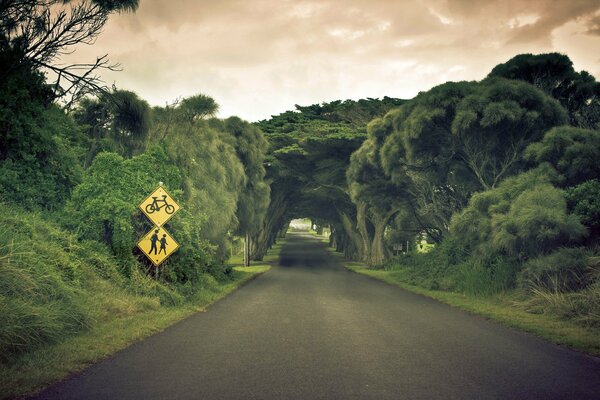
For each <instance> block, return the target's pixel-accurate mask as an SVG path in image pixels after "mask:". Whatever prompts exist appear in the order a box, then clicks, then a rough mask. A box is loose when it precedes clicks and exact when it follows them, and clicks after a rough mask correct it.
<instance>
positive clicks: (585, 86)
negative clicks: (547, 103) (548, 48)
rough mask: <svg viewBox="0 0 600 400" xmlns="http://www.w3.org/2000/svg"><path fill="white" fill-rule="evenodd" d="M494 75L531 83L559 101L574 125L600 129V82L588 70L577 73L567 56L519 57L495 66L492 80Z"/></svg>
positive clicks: (526, 55)
mask: <svg viewBox="0 0 600 400" xmlns="http://www.w3.org/2000/svg"><path fill="white" fill-rule="evenodd" d="M494 76H496V77H503V78H508V79H517V80H521V81H525V82H529V83H531V84H533V85H534V86H536V87H538V88H540V89H542V90H543V91H544V92H546V93H547V94H549V95H551V96H552V97H554V98H555V99H557V100H558V101H559V102H560V103H561V104H562V106H563V107H565V109H566V110H567V111H568V112H569V120H570V123H571V124H572V125H574V126H577V127H580V128H587V129H598V128H600V83H599V82H596V79H595V78H594V77H593V76H592V75H590V74H589V73H588V72H586V71H581V72H576V71H575V69H574V68H573V62H572V61H571V59H570V58H569V57H567V56H566V55H564V54H559V53H548V54H537V55H533V54H519V55H517V56H515V57H513V58H511V59H510V60H508V61H507V62H506V63H503V64H499V65H497V66H496V67H494V69H492V72H490V74H489V77H494Z"/></svg>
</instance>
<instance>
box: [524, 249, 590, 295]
mask: <svg viewBox="0 0 600 400" xmlns="http://www.w3.org/2000/svg"><path fill="white" fill-rule="evenodd" d="M590 255H591V252H590V250H587V249H584V248H561V249H558V250H557V251H555V252H553V253H551V254H548V255H546V256H541V257H537V258H534V259H532V260H529V261H528V262H526V263H525V264H524V265H523V269H522V271H521V273H520V274H519V277H518V282H519V286H521V287H523V288H530V289H531V288H538V289H539V288H542V289H546V290H554V291H560V292H563V291H575V290H581V289H583V288H586V287H588V286H589V285H590V284H592V283H593V280H594V279H595V278H594V275H593V274H592V273H591V271H590V263H589V259H590Z"/></svg>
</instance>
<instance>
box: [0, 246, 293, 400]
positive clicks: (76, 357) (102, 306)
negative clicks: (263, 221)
mask: <svg viewBox="0 0 600 400" xmlns="http://www.w3.org/2000/svg"><path fill="white" fill-rule="evenodd" d="M281 246H282V244H281V243H280V244H278V245H277V246H274V248H273V249H271V251H269V253H268V254H267V256H266V257H265V260H264V261H262V262H260V263H255V264H254V265H251V266H250V267H240V266H234V268H233V278H232V280H231V281H228V282H226V283H218V282H217V281H216V280H214V279H213V278H212V277H209V276H207V280H206V284H205V285H204V288H203V289H202V290H199V291H198V292H197V293H196V294H194V296H193V297H192V298H191V299H190V300H188V301H185V302H183V303H181V304H175V305H171V306H164V305H161V299H160V298H158V297H157V296H148V295H147V294H146V293H145V291H147V290H148V286H150V287H151V285H153V284H154V282H153V281H151V280H147V279H146V278H145V277H143V276H139V277H138V278H137V279H139V280H141V281H142V283H140V285H145V286H146V287H145V288H143V289H142V290H141V292H140V293H138V294H136V290H135V289H134V290H132V289H131V288H123V287H120V286H118V285H115V284H114V282H112V281H110V280H106V279H103V278H101V277H99V276H98V275H97V274H96V273H95V272H93V270H88V269H86V268H83V269H82V272H81V273H82V274H84V275H82V276H81V280H82V281H83V282H85V287H82V288H80V289H77V290H78V291H79V292H81V293H79V295H80V296H79V297H77V299H78V300H80V301H84V302H85V304H83V305H82V307H83V308H84V309H85V311H86V313H87V314H86V315H90V316H91V317H89V318H88V319H91V320H90V321H87V325H86V326H85V327H84V328H83V329H81V330H79V331H74V332H70V333H67V334H65V336H64V337H62V338H59V339H55V340H52V341H51V342H49V343H48V342H47V341H46V342H43V341H40V343H39V344H38V345H37V346H36V347H33V348H32V349H30V350H29V351H25V352H22V353H21V354H17V355H16V356H14V357H11V358H10V359H6V360H4V361H3V362H0V399H6V398H13V397H17V396H22V395H25V394H30V393H33V392H36V391H39V390H41V389H43V388H44V387H47V386H49V385H51V384H53V383H55V382H57V381H60V380H62V379H64V378H66V377H68V376H69V375H71V374H73V373H76V372H79V371H81V370H83V369H85V368H86V367H88V366H90V365H91V364H93V363H95V362H97V361H99V360H102V359H104V358H106V357H108V356H110V355H111V354H113V353H115V352H116V351H119V350H121V349H123V348H125V347H127V346H129V345H131V344H132V343H134V342H136V341H138V340H141V339H143V338H145V337H148V336H150V335H153V334H155V333H157V332H160V331H162V330H164V329H165V328H167V327H169V326H170V325H172V324H174V323H176V322H178V321H180V320H182V319H184V318H186V317H188V316H190V315H192V314H193V313H196V312H202V311H205V310H206V308H207V307H208V306H209V305H210V304H213V303H214V302H215V301H217V300H219V299H221V298H222V297H224V296H226V295H227V294H229V293H231V292H232V291H234V290H235V289H236V288H238V287H240V286H241V285H243V284H244V283H245V282H248V281H249V280H251V279H253V278H254V277H256V276H258V275H259V274H261V273H264V272H266V271H267V270H269V268H270V263H271V262H272V261H275V260H277V259H278V256H279V251H280V250H281ZM233 261H235V260H233ZM3 270H4V271H6V270H7V269H6V268H4V269H3ZM134 280H135V279H134ZM92 288H93V289H94V295H93V296H91V295H89V294H88V293H89V292H90V290H91V289H92ZM0 300H2V299H0ZM2 305H3V304H2V303H1V302H0V306H2ZM0 308H1V307H0ZM42 310H43V309H42ZM1 329H2V328H0V330H1Z"/></svg>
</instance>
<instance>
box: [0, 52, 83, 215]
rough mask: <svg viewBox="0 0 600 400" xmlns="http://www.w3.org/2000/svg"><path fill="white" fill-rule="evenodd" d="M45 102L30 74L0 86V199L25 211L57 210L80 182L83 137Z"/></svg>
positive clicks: (38, 79) (43, 90)
mask: <svg viewBox="0 0 600 400" xmlns="http://www.w3.org/2000/svg"><path fill="white" fill-rule="evenodd" d="M2 57H3V55H2V53H0V58H2ZM51 98H52V94H51V93H50V92H49V91H48V89H47V88H46V87H45V86H44V84H43V77H42V76H41V75H40V74H38V73H37V72H35V71H29V70H20V71H19V73H13V74H11V75H10V76H8V77H7V79H6V80H5V81H3V82H2V83H1V84H0V191H1V192H2V195H0V196H1V197H2V198H3V199H4V200H7V201H11V202H14V203H16V204H21V205H22V206H24V207H27V208H29V209H33V208H38V207H42V208H45V209H57V208H59V207H61V206H62V204H64V202H65V200H66V199H67V198H68V197H69V195H70V193H71V189H72V188H73V186H74V185H76V184H77V183H78V182H79V180H80V178H81V167H80V160H79V157H80V156H81V147H80V146H81V145H82V138H83V137H82V135H81V133H80V131H79V130H78V129H77V127H76V126H75V125H74V124H73V122H72V120H71V119H70V118H69V117H68V116H66V115H65V114H64V113H63V112H62V111H61V110H60V109H58V107H56V106H53V105H50V100H51Z"/></svg>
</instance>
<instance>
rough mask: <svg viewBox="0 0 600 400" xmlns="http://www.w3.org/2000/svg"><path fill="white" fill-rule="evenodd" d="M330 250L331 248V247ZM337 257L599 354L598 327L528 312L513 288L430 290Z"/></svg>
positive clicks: (479, 312) (426, 293)
mask: <svg viewBox="0 0 600 400" xmlns="http://www.w3.org/2000/svg"><path fill="white" fill-rule="evenodd" d="M330 250H331V249H330ZM331 251H332V252H333V250H331ZM336 254H337V253H336ZM340 261H341V262H342V263H343V264H344V266H345V267H346V268H347V269H349V270H351V271H354V272H356V273H359V274H362V275H366V276H369V277H371V278H374V279H378V280H381V281H384V282H387V283H389V284H392V285H395V286H398V287H401V288H403V289H406V290H408V291H411V292H414V293H418V294H421V295H423V296H427V297H430V298H432V299H435V300H438V301H440V302H442V303H445V304H448V305H450V306H453V307H457V308H460V309H462V310H465V311H468V312H470V313H473V314H477V315H481V316H483V317H485V318H488V319H491V320H494V321H498V322H500V323H502V324H504V325H506V326H510V327H512V328H517V329H519V330H522V331H525V332H528V333H531V334H533V335H535V336H538V337H541V338H544V339H546V340H549V341H551V342H553V343H555V344H558V345H562V346H566V347H569V348H571V349H573V350H577V351H581V352H584V353H587V354H590V355H595V356H600V330H597V329H594V328H585V327H582V326H580V325H577V324H575V323H573V322H570V321H565V320H562V319H560V318H558V317H556V316H553V315H547V314H532V313H530V312H527V311H526V310H525V309H523V307H522V306H521V305H520V304H519V302H520V300H519V299H518V295H517V294H516V293H515V292H505V293H503V294H499V295H494V296H489V297H476V296H467V295H464V294H460V293H455V292H447V291H439V290H429V289H424V288H422V287H418V286H414V285H410V284H407V283H405V282H403V281H402V280H401V277H400V276H398V275H395V274H394V271H384V270H373V269H369V268H368V267H367V266H366V265H364V264H362V263H359V262H349V261H345V260H344V259H343V257H341V255H340Z"/></svg>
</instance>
